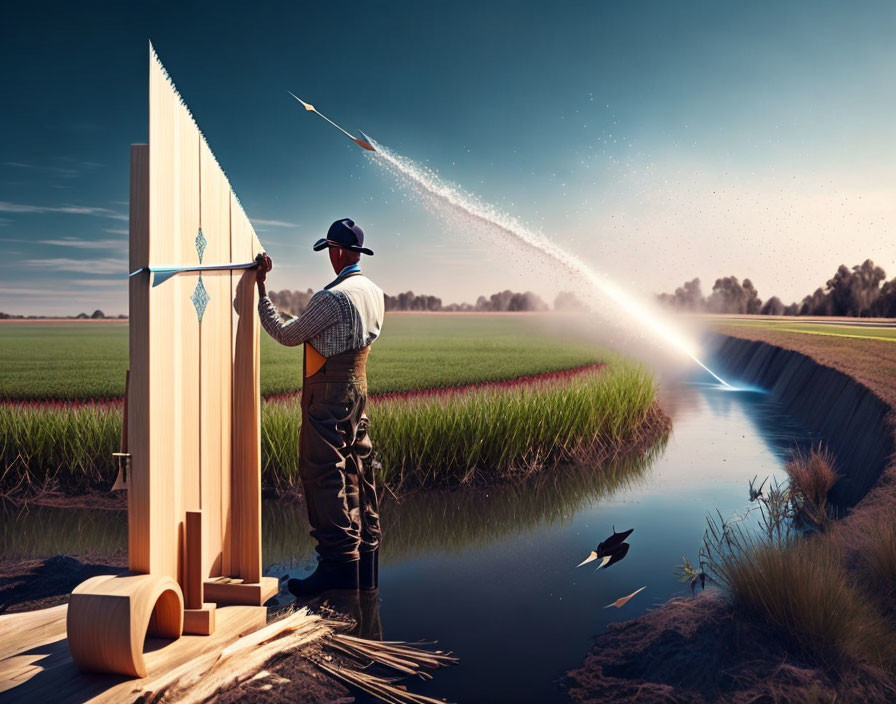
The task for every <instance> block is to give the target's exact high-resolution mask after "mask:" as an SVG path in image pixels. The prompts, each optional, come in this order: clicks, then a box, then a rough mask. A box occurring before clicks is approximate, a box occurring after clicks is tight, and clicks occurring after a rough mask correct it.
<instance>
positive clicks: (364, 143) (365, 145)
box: [286, 91, 376, 152]
mask: <svg viewBox="0 0 896 704" xmlns="http://www.w3.org/2000/svg"><path fill="white" fill-rule="evenodd" d="M286 92H287V93H289V94H290V95H291V96H292V97H293V98H295V99H296V100H298V101H299V102H300V103H301V104H302V107H304V108H305V109H306V110H307V111H308V112H313V113H315V114H317V115H320V116H321V117H322V118H324V119H325V120H326V121H327V122H329V123H330V124H331V125H333V127H335V128H336V129H337V130H339V131H340V132H342V134H344V135H345V136H346V137H348V138H349V139H350V140H352V141H353V142H354V143H355V144H357V145H358V146H359V147H361V149H366V150H367V151H369V152H375V151H376V149H374V147H373V145H372V144H371V143H370V138H369V137H368V136H367V135H366V134H364V133H363V132H361V133H360V134H361V137H363V138H364V139H361V137H355V136H354V135H353V134H351V133H349V132H346V131H345V130H344V129H342V128H341V127H340V126H339V125H337V124H336V123H335V122H333V121H332V120H331V119H330V118H329V117H327V116H326V115H324V114H323V113H322V112H320V111H319V110H318V109H317V108H316V107H314V106H313V105H312V104H311V103H306V102H305V101H304V100H302V99H301V98H300V97H299V96H297V95H296V94H295V93H293V92H292V91H286Z"/></svg>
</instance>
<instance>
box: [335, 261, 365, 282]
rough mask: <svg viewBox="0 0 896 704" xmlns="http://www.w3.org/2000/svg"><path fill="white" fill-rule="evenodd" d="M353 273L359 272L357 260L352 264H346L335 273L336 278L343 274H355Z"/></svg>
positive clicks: (359, 265)
mask: <svg viewBox="0 0 896 704" xmlns="http://www.w3.org/2000/svg"><path fill="white" fill-rule="evenodd" d="M355 273H358V274H360V273H361V264H360V263H359V262H355V263H354V264H349V265H348V266H344V267H342V271H340V272H339V274H337V276H336V278H339V277H340V276H345V275H346V274H355Z"/></svg>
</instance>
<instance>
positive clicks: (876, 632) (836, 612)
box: [713, 534, 896, 673]
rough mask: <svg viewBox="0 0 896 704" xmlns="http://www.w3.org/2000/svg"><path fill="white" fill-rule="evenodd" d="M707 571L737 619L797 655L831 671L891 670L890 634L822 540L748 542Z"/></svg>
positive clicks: (894, 653) (893, 648) (895, 652)
mask: <svg viewBox="0 0 896 704" xmlns="http://www.w3.org/2000/svg"><path fill="white" fill-rule="evenodd" d="M735 540H739V541H741V542H740V543H739V544H738V545H737V546H736V547H735V548H734V549H731V550H729V551H727V553H726V554H725V556H724V557H723V558H722V559H721V560H719V561H716V562H715V563H714V564H713V571H714V573H715V574H716V575H717V576H719V577H721V581H723V582H724V584H725V585H726V586H727V587H728V590H729V592H730V595H731V598H732V602H733V604H734V606H735V608H736V609H737V610H738V612H739V613H741V614H743V615H747V616H752V617H757V618H759V619H761V620H763V621H765V622H767V623H769V624H770V625H772V626H773V627H774V628H775V629H776V630H777V631H779V632H780V633H782V634H783V635H784V636H785V637H786V638H787V639H788V640H789V641H790V642H791V643H792V644H793V645H795V646H796V647H797V649H798V650H799V652H800V654H801V655H803V656H804V657H809V658H812V659H814V660H817V661H818V662H820V663H822V664H823V665H825V666H827V667H829V668H832V669H833V670H835V671H836V670H841V671H842V670H847V669H850V668H852V667H855V666H859V667H864V668H867V669H868V670H869V671H870V672H873V673H877V672H886V671H888V669H889V668H892V667H893V666H894V665H896V632H894V630H893V628H892V625H890V624H887V623H886V620H885V619H882V618H881V612H880V609H879V608H878V605H877V604H876V603H875V602H874V601H873V600H871V599H869V598H868V596H867V595H866V593H865V592H864V590H863V589H862V588H861V587H860V585H859V584H858V582H857V581H856V579H855V578H854V577H853V576H852V575H851V574H850V573H849V572H848V571H847V569H846V567H845V566H844V564H843V561H842V559H841V556H840V555H839V554H838V553H837V552H836V551H835V550H832V549H831V545H830V541H827V540H824V539H823V536H819V535H815V536H811V537H809V538H797V539H793V540H791V541H789V542H788V543H787V544H785V545H775V544H772V543H769V542H767V541H764V540H758V541H750V540H749V539H745V536H744V535H743V534H741V535H740V536H738V537H737V538H735Z"/></svg>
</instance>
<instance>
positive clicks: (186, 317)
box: [165, 100, 201, 520]
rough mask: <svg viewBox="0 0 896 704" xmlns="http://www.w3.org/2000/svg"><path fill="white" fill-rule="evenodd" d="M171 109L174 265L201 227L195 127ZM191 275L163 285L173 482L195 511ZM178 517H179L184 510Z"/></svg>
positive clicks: (195, 321)
mask: <svg viewBox="0 0 896 704" xmlns="http://www.w3.org/2000/svg"><path fill="white" fill-rule="evenodd" d="M177 108H178V109H177V110H176V114H175V117H176V119H175V129H176V135H175V141H174V144H173V145H172V146H173V149H174V150H175V162H176V164H177V173H176V174H173V175H172V177H173V183H174V189H173V192H172V193H171V195H172V196H173V197H174V198H175V203H174V208H175V219H176V222H175V225H176V229H175V230H174V232H173V233H171V236H172V237H173V239H174V246H175V255H174V256H175V260H174V263H177V264H199V263H200V257H199V252H198V250H197V244H196V238H197V236H198V234H199V226H200V199H199V144H200V139H201V137H200V135H199V128H198V127H197V126H196V123H195V122H194V121H193V118H192V117H191V115H190V114H189V112H188V111H187V109H186V108H185V107H184V106H183V105H182V104H180V101H179V100H178V105H177ZM196 281H197V277H196V276H195V275H186V274H181V275H179V276H175V277H174V278H172V279H170V280H169V281H168V282H166V283H165V285H169V284H170V285H173V286H174V288H175V290H174V299H175V306H174V310H173V311H171V315H172V318H173V327H174V330H175V337H174V338H173V340H172V342H173V343H174V346H173V349H172V351H173V352H174V354H175V355H176V357H175V367H174V394H175V399H176V402H175V404H174V407H173V409H172V410H173V412H174V433H175V435H174V444H175V462H176V473H177V474H178V475H179V477H180V481H179V482H178V483H177V486H178V487H179V488H180V490H181V492H182V498H181V505H180V510H181V511H186V510H191V511H198V510H199V509H200V507H201V497H200V481H199V418H200V416H199V394H200V387H199V363H200V362H199V316H198V315H197V314H196V309H195V307H194V305H193V301H192V300H191V296H192V295H193V293H194V291H195V289H196ZM178 520H184V518H183V513H181V517H180V518H179V519H178Z"/></svg>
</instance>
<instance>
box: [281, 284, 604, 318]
mask: <svg viewBox="0 0 896 704" xmlns="http://www.w3.org/2000/svg"><path fill="white" fill-rule="evenodd" d="M313 295H314V291H312V290H311V289H310V288H309V289H308V290H307V291H270V292H269V293H268V296H269V297H270V299H271V302H272V303H273V304H274V305H275V306H276V307H277V309H278V310H280V311H281V312H283V313H289V314H290V315H301V314H302V313H303V312H304V310H305V308H307V307H308V301H310V300H311V297H312V296H313ZM385 298H386V310H387V311H399V310H400V311H429V312H440V311H455V312H456V311H460V312H517V311H519V312H526V311H546V310H550V307H549V306H548V304H547V303H545V302H544V300H542V299H541V298H540V297H539V296H538V295H537V294H535V293H533V292H532V291H525V292H523V293H518V292H515V291H510V290H505V291H499V292H498V293H493V294H492V295H491V296H488V297H485V296H479V298H477V299H476V303H449V304H447V305H446V304H443V303H442V299H441V298H439V297H438V296H428V295H426V294H416V293H414V292H413V291H405V292H404V293H399V294H397V295H395V296H392V295H389V294H386V297H385ZM554 310H563V311H586V310H588V308H587V306H586V305H585V304H584V303H582V302H581V301H580V300H579V299H578V298H577V297H576V295H575V294H574V293H571V292H570V291H561V292H560V293H559V294H558V295H557V297H556V299H554Z"/></svg>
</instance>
